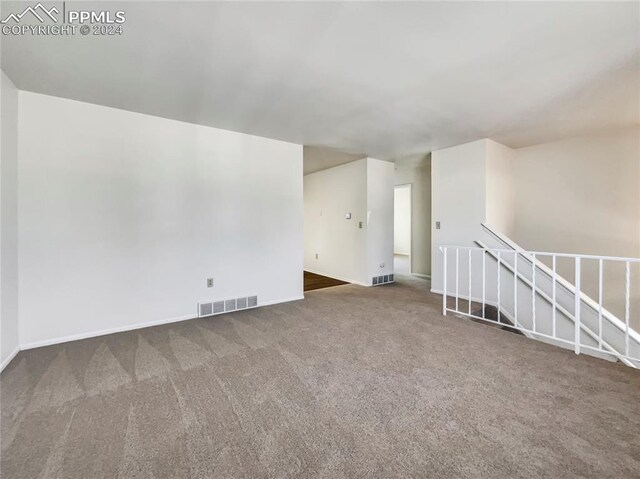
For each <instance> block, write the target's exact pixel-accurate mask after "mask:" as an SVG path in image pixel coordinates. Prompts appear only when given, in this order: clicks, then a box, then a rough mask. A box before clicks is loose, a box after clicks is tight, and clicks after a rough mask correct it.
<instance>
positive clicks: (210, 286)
mask: <svg viewBox="0 0 640 479" xmlns="http://www.w3.org/2000/svg"><path fill="white" fill-rule="evenodd" d="M207 288H213V278H207Z"/></svg>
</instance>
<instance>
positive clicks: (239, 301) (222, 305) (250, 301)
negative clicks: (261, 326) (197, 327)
mask: <svg viewBox="0 0 640 479" xmlns="http://www.w3.org/2000/svg"><path fill="white" fill-rule="evenodd" d="M257 306H258V297H257V296H243V297H242V298H233V299H224V300H220V301H204V302H201V303H198V317H199V318H203V317H205V316H213V315H215V314H221V313H230V312H231V311H237V310H240V309H248V308H255V307H257Z"/></svg>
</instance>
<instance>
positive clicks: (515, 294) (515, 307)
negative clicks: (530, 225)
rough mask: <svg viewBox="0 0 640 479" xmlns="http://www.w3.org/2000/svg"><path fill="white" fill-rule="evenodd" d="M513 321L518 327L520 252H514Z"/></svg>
mask: <svg viewBox="0 0 640 479" xmlns="http://www.w3.org/2000/svg"><path fill="white" fill-rule="evenodd" d="M513 323H514V325H515V327H516V328H517V327H518V252H517V251H514V252H513Z"/></svg>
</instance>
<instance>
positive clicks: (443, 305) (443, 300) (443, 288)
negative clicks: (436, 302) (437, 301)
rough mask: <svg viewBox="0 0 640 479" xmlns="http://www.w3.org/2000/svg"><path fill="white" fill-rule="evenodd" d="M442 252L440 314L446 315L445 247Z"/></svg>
mask: <svg viewBox="0 0 640 479" xmlns="http://www.w3.org/2000/svg"><path fill="white" fill-rule="evenodd" d="M442 253H443V254H444V259H443V267H442V281H443V283H442V315H443V316H446V315H447V248H446V247H445V248H443V249H442Z"/></svg>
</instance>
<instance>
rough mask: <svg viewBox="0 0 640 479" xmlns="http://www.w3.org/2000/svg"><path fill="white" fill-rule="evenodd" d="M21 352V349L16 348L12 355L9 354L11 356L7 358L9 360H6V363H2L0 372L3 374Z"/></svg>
mask: <svg viewBox="0 0 640 479" xmlns="http://www.w3.org/2000/svg"><path fill="white" fill-rule="evenodd" d="M19 352H20V347H16V349H14V350H13V351H12V352H11V354H9V356H7V359H5V360H4V361H2V364H0V372H2V371H3V370H4V368H6V367H7V365H8V364H9V363H10V362H11V360H12V359H13V358H15V357H16V354H18V353H19Z"/></svg>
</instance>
